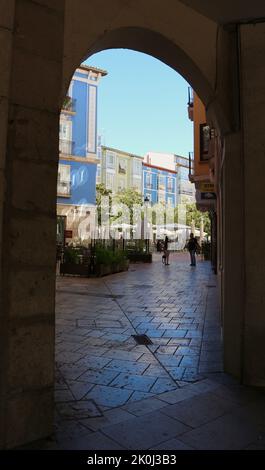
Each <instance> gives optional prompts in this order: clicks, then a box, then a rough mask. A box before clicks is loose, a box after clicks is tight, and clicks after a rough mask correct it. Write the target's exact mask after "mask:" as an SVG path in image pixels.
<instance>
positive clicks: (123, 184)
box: [118, 178, 126, 191]
mask: <svg viewBox="0 0 265 470" xmlns="http://www.w3.org/2000/svg"><path fill="white" fill-rule="evenodd" d="M125 187H126V181H125V180H124V178H119V180H118V191H123V189H125Z"/></svg>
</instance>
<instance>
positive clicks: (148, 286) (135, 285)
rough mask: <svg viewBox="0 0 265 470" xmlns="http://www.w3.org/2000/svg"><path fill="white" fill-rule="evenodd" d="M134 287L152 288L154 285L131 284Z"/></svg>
mask: <svg viewBox="0 0 265 470" xmlns="http://www.w3.org/2000/svg"><path fill="white" fill-rule="evenodd" d="M130 287H131V288H132V289H152V287H153V286H150V285H148V284H134V285H133V286H130Z"/></svg>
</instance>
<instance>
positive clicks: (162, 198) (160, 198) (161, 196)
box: [158, 191, 166, 202]
mask: <svg viewBox="0 0 265 470" xmlns="http://www.w3.org/2000/svg"><path fill="white" fill-rule="evenodd" d="M165 200H166V193H165V192H163V191H158V202H165Z"/></svg>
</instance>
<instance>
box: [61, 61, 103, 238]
mask: <svg viewBox="0 0 265 470" xmlns="http://www.w3.org/2000/svg"><path fill="white" fill-rule="evenodd" d="M106 74H107V72H106V71H104V70H101V69H97V68H95V67H89V66H86V65H81V66H80V67H79V68H78V69H77V70H76V71H75V73H74V75H73V78H72V81H71V84H70V87H69V90H68V94H67V96H66V98H65V100H64V103H63V107H62V111H61V116H60V144H59V167H58V180H57V242H59V243H63V242H64V239H66V241H71V240H75V239H79V238H83V237H85V238H86V237H87V236H88V237H89V236H90V235H89V234H90V233H92V231H93V224H94V218H95V204H96V173H97V163H98V159H97V93H98V84H99V81H100V79H101V77H103V76H105V75H106ZM84 219H86V221H87V225H86V231H87V234H86V235H84V234H82V233H81V232H80V222H82V220H84Z"/></svg>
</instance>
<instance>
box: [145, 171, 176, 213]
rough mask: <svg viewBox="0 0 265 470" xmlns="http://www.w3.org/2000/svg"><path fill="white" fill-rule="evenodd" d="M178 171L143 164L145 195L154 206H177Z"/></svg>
mask: <svg viewBox="0 0 265 470" xmlns="http://www.w3.org/2000/svg"><path fill="white" fill-rule="evenodd" d="M176 178H177V174H176V171H173V170H170V169H165V168H162V167H159V166H155V165H152V164H150V163H143V194H144V198H145V199H148V200H149V201H150V202H151V204H152V205H154V204H157V203H162V204H164V205H165V206H169V207H175V206H176V190H177V180H176Z"/></svg>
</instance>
